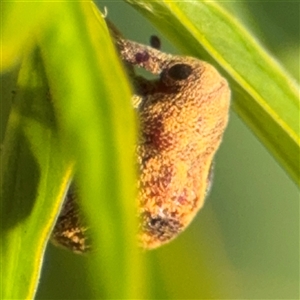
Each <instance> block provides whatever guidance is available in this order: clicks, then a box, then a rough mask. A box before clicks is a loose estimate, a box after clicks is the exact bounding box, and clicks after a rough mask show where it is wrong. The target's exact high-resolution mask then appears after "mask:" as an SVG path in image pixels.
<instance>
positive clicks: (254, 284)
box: [37, 1, 300, 299]
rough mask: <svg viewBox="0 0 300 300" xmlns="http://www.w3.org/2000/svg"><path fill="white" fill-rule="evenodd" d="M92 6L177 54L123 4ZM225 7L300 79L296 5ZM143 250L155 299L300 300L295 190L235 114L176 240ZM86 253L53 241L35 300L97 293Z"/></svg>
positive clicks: (133, 34) (128, 33)
mask: <svg viewBox="0 0 300 300" xmlns="http://www.w3.org/2000/svg"><path fill="white" fill-rule="evenodd" d="M97 4H98V7H99V8H100V9H101V10H102V11H104V7H106V8H107V11H108V17H109V18H110V19H111V20H112V21H113V22H114V23H115V24H116V25H117V27H118V28H119V29H120V30H121V31H122V33H123V34H124V36H125V37H127V38H130V39H133V40H136V41H139V42H142V43H144V44H147V43H148V41H149V37H150V35H151V34H157V35H158V36H160V37H161V38H162V49H163V51H166V52H170V53H174V54H175V53H178V52H177V51H176V49H175V48H173V47H172V46H171V45H170V43H168V41H166V40H165V39H163V37H162V36H161V35H160V33H159V32H157V31H156V30H155V28H153V27H152V26H151V25H150V24H149V23H148V22H147V20H145V19H144V18H143V17H142V16H141V15H139V14H138V13H137V12H136V11H134V10H133V9H132V8H131V7H130V6H129V5H126V4H124V3H123V2H110V1H101V2H98V3H97ZM226 7H227V8H228V9H229V10H230V11H231V13H232V14H233V15H235V16H236V17H238V18H239V19H240V20H242V21H243V22H244V23H245V24H246V25H247V26H248V27H249V28H250V30H251V31H252V32H253V34H254V35H255V36H257V37H258V39H260V40H261V41H262V43H263V44H264V46H265V47H266V48H267V49H268V50H269V52H270V53H272V54H273V56H274V57H276V58H277V59H278V60H279V61H280V62H281V63H282V64H283V65H284V66H285V67H286V69H287V70H288V71H289V72H290V73H291V74H292V75H293V76H294V78H295V79H296V80H297V81H298V82H299V33H300V31H299V20H300V18H299V17H300V16H299V11H300V10H299V9H300V3H299V2H242V1H240V2H235V3H227V4H226ZM199 18H201V16H199ZM116 84H117V83H116ZM145 256H146V261H147V265H146V272H145V276H146V286H145V289H147V290H148V291H149V293H150V295H151V298H153V299H166V298H169V299H203V298H213V299H225V298H226V299H238V298H239V299H242V298H243V299H245V298H247V299H298V298H299V190H298V189H297V187H296V185H295V184H294V183H293V182H292V181H291V180H290V178H288V177H287V175H286V173H285V172H284V171H283V170H282V169H281V168H280V167H279V166H278V164H277V163H276V162H275V160H274V159H273V158H272V157H271V156H270V155H269V153H268V152H267V151H266V150H265V148H264V147H263V146H262V145H261V144H260V143H259V142H258V141H257V139H256V138H255V137H254V136H253V134H252V133H251V132H250V131H249V130H248V128H247V127H246V126H245V125H244V124H243V123H242V121H241V120H240V119H239V118H238V116H237V115H236V114H235V113H234V112H233V111H231V118H230V122H229V126H228V129H227V131H226V133H225V136H224V140H223V143H222V145H221V148H220V150H219V152H218V154H217V157H216V166H215V175H214V184H213V188H212V191H211V193H210V195H209V197H208V199H207V201H206V205H205V207H204V209H202V211H201V212H200V213H199V215H198V216H197V218H196V219H195V221H194V222H193V223H192V224H191V226H190V227H189V228H188V229H187V230H186V231H185V232H184V233H183V234H182V235H181V236H179V237H178V238H177V239H176V240H175V241H174V242H172V243H170V244H169V245H166V246H164V247H162V248H160V249H157V250H154V251H151V252H147V253H145ZM87 260H88V257H85V256H79V255H75V254H72V253H69V252H67V251H64V250H61V249H58V248H55V247H54V246H52V245H49V247H48V249H47V252H46V255H45V258H44V265H43V270H42V277H41V282H40V286H39V290H38V293H37V299H93V298H94V297H93V290H92V287H91V286H90V279H91V277H92V274H89V273H88V271H87ZM99 285H101V282H99ZM116 288H117V287H116Z"/></svg>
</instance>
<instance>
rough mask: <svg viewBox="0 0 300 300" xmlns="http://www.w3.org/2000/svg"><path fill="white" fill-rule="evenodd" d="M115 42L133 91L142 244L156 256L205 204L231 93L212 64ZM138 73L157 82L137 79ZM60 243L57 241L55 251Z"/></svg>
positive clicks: (130, 43)
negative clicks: (146, 73) (147, 74)
mask: <svg viewBox="0 0 300 300" xmlns="http://www.w3.org/2000/svg"><path fill="white" fill-rule="evenodd" d="M115 39H116V46H117V48H118V50H119V53H120V56H121V58H122V60H123V61H124V62H125V63H127V64H128V66H129V68H130V74H131V77H132V81H133V85H134V88H135V90H136V95H135V97H134V101H133V102H134V106H135V108H136V109H137V112H138V116H139V120H140V139H139V144H138V147H137V155H138V166H139V197H138V210H139V216H140V219H141V222H140V230H139V241H140V244H141V246H142V247H143V248H147V249H151V248H155V247H158V246H160V245H162V244H164V243H166V242H168V241H170V240H172V239H173V238H174V237H176V236H177V235H178V234H179V233H180V232H181V231H182V230H183V229H184V228H185V227H186V226H187V225H188V224H189V223H190V222H191V220H192V219H193V218H194V216H195V214H196V213H197V212H198V211H199V209H200V208H201V207H202V206H203V204H204V199H205V196H206V193H207V191H208V189H209V186H210V184H211V182H210V181H211V176H210V175H211V168H212V162H213V157H214V155H215V152H216V151H217V149H218V147H219V145H220V143H221V140H222V135H223V132H224V130H225V128H226V125H227V121H228V111H229V106H230V90H229V87H228V84H227V82H226V80H225V79H224V78H223V77H222V76H221V75H220V74H219V73H218V72H217V71H216V69H215V68H214V67H212V66H211V65H209V64H208V63H205V62H203V61H200V60H198V59H195V58H191V57H183V56H174V55H169V54H165V53H163V52H161V51H158V50H156V49H153V48H151V47H147V46H144V45H141V44H137V43H135V42H132V41H128V40H124V39H122V38H120V37H119V36H118V35H116V36H115ZM134 65H135V66H139V67H142V68H144V69H146V70H148V71H150V72H151V73H153V74H159V78H158V79H157V80H153V81H148V80H146V79H144V78H141V77H137V76H135V75H134V72H133V69H132V66H134ZM72 201H73V200H72ZM69 214H70V215H72V214H71V213H69ZM60 218H61V217H60ZM75 221H76V222H77V221H78V220H75V219H74V222H75ZM57 226H59V224H57V225H56V229H57ZM75 227H76V226H74V228H75ZM77 227H78V226H77ZM54 232H55V231H54ZM59 238H61V235H60V236H58V235H57V234H56V236H55V235H54V239H56V241H57V242H58V243H60V242H59ZM71 244H72V243H71ZM78 245H79V246H80V243H79V244H78ZM73 248H74V247H73ZM79 248H80V247H79ZM84 248H86V245H85V246H84ZM77 250H78V249H77ZM79 252H80V250H79Z"/></svg>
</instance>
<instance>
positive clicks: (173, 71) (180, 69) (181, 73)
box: [168, 64, 192, 80]
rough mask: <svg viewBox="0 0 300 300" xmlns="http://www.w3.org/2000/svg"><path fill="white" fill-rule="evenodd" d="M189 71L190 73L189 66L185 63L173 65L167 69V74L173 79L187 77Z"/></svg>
mask: <svg viewBox="0 0 300 300" xmlns="http://www.w3.org/2000/svg"><path fill="white" fill-rule="evenodd" d="M191 73H192V68H191V66H189V65H186V64H177V65H174V66H172V67H171V68H170V69H169V71H168V75H169V76H170V77H171V78H172V79H174V80H183V79H187V78H188V77H189V76H190V74H191Z"/></svg>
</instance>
